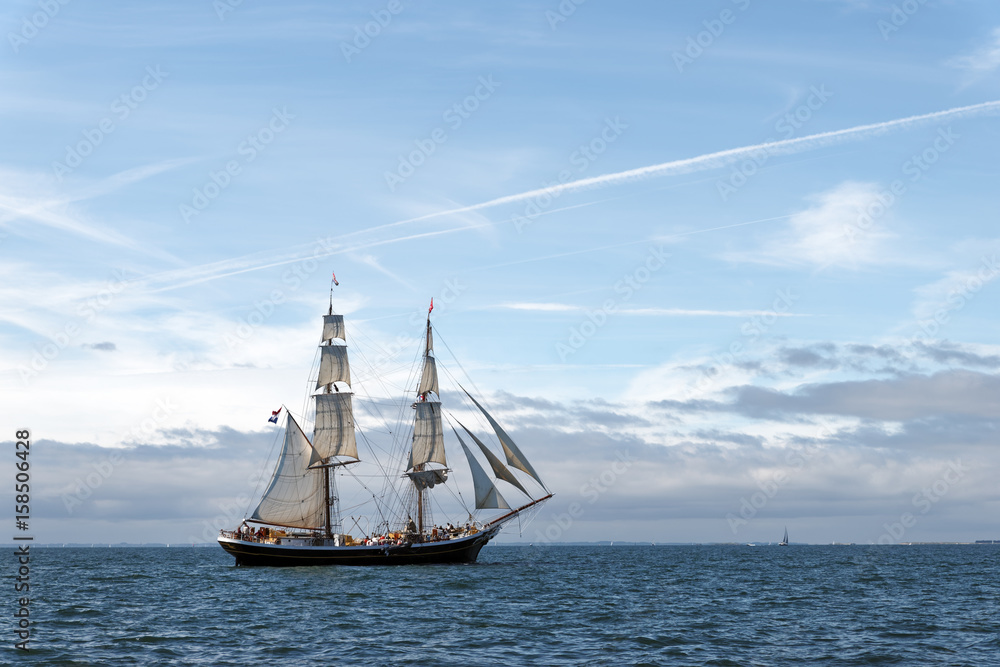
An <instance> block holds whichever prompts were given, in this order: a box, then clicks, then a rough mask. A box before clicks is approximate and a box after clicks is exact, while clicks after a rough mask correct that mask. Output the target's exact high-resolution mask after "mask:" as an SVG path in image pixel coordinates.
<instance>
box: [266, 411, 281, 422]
mask: <svg viewBox="0 0 1000 667" xmlns="http://www.w3.org/2000/svg"><path fill="white" fill-rule="evenodd" d="M279 412H281V408H278V409H277V410H275V411H274V412H272V413H271V418H270V419H268V420H267V421H269V422H271V423H272V424H277V423H278V413H279Z"/></svg>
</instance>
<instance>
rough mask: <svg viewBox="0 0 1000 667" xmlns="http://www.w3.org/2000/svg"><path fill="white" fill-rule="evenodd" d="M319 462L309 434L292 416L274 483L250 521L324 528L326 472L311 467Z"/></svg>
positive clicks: (287, 426) (275, 471)
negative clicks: (324, 483) (324, 481)
mask: <svg viewBox="0 0 1000 667" xmlns="http://www.w3.org/2000/svg"><path fill="white" fill-rule="evenodd" d="M319 460H320V457H319V455H318V454H317V452H316V450H315V449H313V447H312V445H311V444H310V443H309V439H308V438H307V437H306V434H305V433H303V432H302V429H301V428H300V427H299V425H298V423H297V422H296V421H295V419H294V418H293V417H292V416H291V415H290V414H289V415H288V418H287V419H286V420H285V441H284V444H283V445H282V447H281V453H280V454H279V455H278V463H277V465H276V466H275V468H274V474H273V475H272V476H271V483H270V484H269V485H268V487H267V490H266V491H264V495H263V496H262V497H261V499H260V503H259V504H258V505H257V509H255V510H254V511H253V514H252V515H251V517H250V518H251V519H255V520H257V521H264V522H267V523H275V524H278V525H281V526H292V527H295V528H319V527H321V526H322V525H323V519H324V514H325V510H326V506H325V501H324V498H323V471H322V470H311V469H310V468H309V466H311V465H313V464H315V463H318V462H319Z"/></svg>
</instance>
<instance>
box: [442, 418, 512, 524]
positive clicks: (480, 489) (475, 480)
mask: <svg viewBox="0 0 1000 667" xmlns="http://www.w3.org/2000/svg"><path fill="white" fill-rule="evenodd" d="M452 430H454V429H452ZM455 437H456V438H458V443H459V444H460V445H462V450H463V451H464V452H465V458H466V459H468V460H469V469H470V470H471V471H472V484H473V486H474V487H475V489H476V509H477V510H490V509H493V510H509V509H510V505H508V504H507V501H506V500H504V498H503V496H501V495H500V492H499V491H498V490H497V487H496V485H495V484H494V483H493V480H491V479H490V476H489V475H487V474H486V471H485V470H483V467H482V466H481V465H479V461H477V460H476V459H475V457H474V456H473V455H472V452H471V451H469V448H468V447H466V445H465V442H463V441H462V436H460V435H459V434H458V431H455Z"/></svg>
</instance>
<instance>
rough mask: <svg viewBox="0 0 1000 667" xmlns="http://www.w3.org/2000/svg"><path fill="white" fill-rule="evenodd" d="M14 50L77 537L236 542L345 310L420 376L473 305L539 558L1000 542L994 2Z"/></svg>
mask: <svg viewBox="0 0 1000 667" xmlns="http://www.w3.org/2000/svg"><path fill="white" fill-rule="evenodd" d="M904 5H905V7H904ZM0 22H2V25H3V33H4V35H5V39H4V42H5V43H4V46H3V49H2V50H3V57H2V60H0V63H2V64H0V85H2V88H3V92H4V94H3V95H2V97H0V115H2V117H3V123H0V146H2V152H0V233H2V240H0V255H2V257H3V260H4V261H3V262H2V264H0V266H2V271H3V272H4V279H3V281H2V282H0V285H2V287H0V290H2V294H3V298H2V300H0V346H2V350H3V357H2V367H3V371H4V373H3V380H2V384H0V392H2V399H3V402H4V405H5V406H6V409H5V414H6V415H8V418H7V419H6V420H5V423H7V424H8V426H7V428H8V431H10V432H13V430H14V429H15V428H18V427H21V426H28V427H29V428H31V429H33V431H34V433H35V437H36V438H37V439H39V440H40V441H44V442H46V443H48V445H39V447H40V449H42V450H45V451H47V452H48V454H46V453H44V452H42V453H40V458H41V459H42V460H43V461H48V463H46V466H48V467H47V468H40V469H39V470H38V472H37V473H36V475H37V484H38V487H37V496H36V498H37V501H36V502H38V508H39V509H38V511H39V512H40V513H41V514H40V515H39V516H40V517H41V520H40V521H41V522H40V523H39V526H40V527H39V530H40V531H44V535H42V537H43V538H48V539H51V541H57V540H67V541H83V540H84V537H83V536H84V535H100V536H101V539H102V540H108V541H121V540H128V541H139V540H140V539H141V540H145V541H149V540H151V539H154V538H155V537H166V538H167V539H169V540H170V541H184V540H186V539H187V538H188V537H189V536H191V535H192V534H199V533H200V532H201V528H200V526H202V525H203V524H204V522H205V521H206V520H211V519H212V518H213V517H217V516H219V513H220V511H221V512H222V514H223V515H225V514H227V510H220V509H219V508H220V507H222V506H229V505H232V504H233V503H234V498H237V497H240V496H241V495H242V494H244V493H245V492H246V489H245V488H244V487H246V486H247V481H246V479H247V477H248V476H249V475H250V474H252V471H253V470H255V469H258V468H259V467H260V466H261V461H262V460H263V459H264V457H265V455H266V453H267V449H268V447H269V443H270V438H271V435H272V433H271V431H269V430H268V429H266V428H264V427H265V426H266V422H265V420H266V416H267V415H268V414H269V411H270V410H272V409H274V407H275V406H277V405H280V404H281V403H283V402H284V403H288V404H289V405H291V406H298V405H300V403H301V401H302V398H303V396H304V393H305V382H306V375H307V374H308V368H309V364H310V362H311V359H312V357H313V354H314V350H313V345H314V344H315V340H316V334H317V333H318V331H319V329H318V321H319V320H318V317H319V315H320V314H322V312H324V310H325V307H326V299H327V290H328V278H329V275H330V271H331V270H335V271H336V272H337V276H338V278H339V279H340V282H341V287H340V288H339V289H338V291H337V296H336V300H337V301H336V303H337V308H338V310H339V311H340V312H344V313H346V314H347V316H348V318H349V322H351V323H352V326H356V327H357V330H358V331H359V332H362V334H363V335H361V336H359V337H360V338H361V339H362V340H359V341H358V342H359V344H360V343H362V342H367V343H370V344H371V345H372V347H373V348H374V350H375V352H373V353H371V354H372V355H373V358H378V359H382V360H383V361H384V362H385V364H386V366H385V368H383V369H382V370H383V371H385V372H386V373H388V374H389V375H393V374H399V373H404V371H402V370H401V368H402V367H403V366H405V364H406V363H408V361H409V360H410V359H412V357H413V355H415V354H416V350H417V349H418V347H419V338H420V324H421V321H422V316H423V315H422V313H423V312H424V310H425V309H426V305H427V302H428V301H429V299H430V298H431V297H434V298H435V304H436V307H435V311H434V312H435V324H436V325H437V326H438V327H439V333H440V335H441V336H442V340H444V341H446V342H447V343H448V345H449V346H450V347H451V349H452V350H453V351H454V353H455V355H456V356H457V357H458V359H459V360H460V361H461V363H462V365H463V366H464V368H465V369H466V370H467V371H469V373H470V375H471V376H472V377H473V378H474V379H475V382H476V384H477V386H478V388H479V389H480V391H482V392H483V393H484V395H485V396H486V397H487V403H488V404H489V405H490V406H492V407H493V408H494V409H495V410H496V411H497V412H498V414H500V415H501V416H502V421H504V423H506V424H507V425H508V426H510V428H511V430H512V432H513V433H514V434H515V436H516V437H517V438H518V439H519V441H521V442H522V444H523V445H524V448H525V450H526V451H528V452H529V455H531V454H534V457H533V458H534V459H536V460H537V463H536V467H538V468H540V470H541V471H543V474H546V476H547V477H548V478H549V479H550V480H551V482H550V486H552V487H553V488H554V489H555V490H556V492H557V497H556V498H555V499H554V500H553V501H552V502H551V503H550V504H549V506H547V507H546V509H545V510H544V511H543V512H542V513H540V514H539V516H538V518H537V520H536V524H535V525H534V526H533V527H532V528H531V529H530V530H529V531H528V532H527V533H526V534H525V535H526V537H525V539H536V538H537V535H535V534H534V533H533V532H532V531H534V530H536V529H538V530H541V531H544V530H545V529H546V528H547V527H550V526H553V525H558V518H559V515H560V513H563V512H566V511H568V509H569V507H570V506H571V504H572V503H574V502H582V503H583V505H584V508H585V511H584V512H583V514H582V515H581V516H578V517H576V516H574V517H573V521H572V525H571V526H570V527H569V528H566V529H559V530H558V531H553V534H554V533H555V532H558V533H559V535H558V538H559V539H560V540H574V539H619V540H627V539H631V538H633V537H635V538H636V539H645V537H647V536H648V537H650V538H651V539H656V540H659V541H728V540H738V541H745V540H753V539H761V540H767V539H773V538H775V537H780V528H781V526H783V525H785V524H788V525H789V526H791V527H794V530H793V538H795V537H798V538H799V539H801V540H803V541H817V542H822V541H832V540H841V541H855V542H864V543H867V542H874V541H878V540H879V538H880V537H882V536H883V535H884V534H886V532H887V531H889V527H891V526H893V524H894V523H895V522H897V521H899V519H900V516H901V515H903V514H906V513H910V514H912V515H913V516H914V517H915V519H916V520H915V523H914V525H912V526H907V527H906V531H905V535H904V536H903V537H901V538H895V537H893V540H895V541H899V540H900V539H902V540H937V539H942V540H945V539H947V540H953V539H954V540H964V539H977V538H987V537H989V538H998V537H1000V535H998V534H997V531H998V529H997V526H996V522H995V519H994V518H993V517H995V516H996V515H997V510H998V509H1000V508H998V506H997V503H998V496H997V492H996V489H995V484H994V483H993V479H994V478H995V472H996V468H997V464H998V462H1000V461H998V457H997V453H996V447H995V432H996V428H997V425H998V423H997V412H996V405H997V404H998V403H997V401H996V399H997V394H998V391H1000V389H998V388H1000V377H998V375H997V373H998V369H1000V347H998V345H997V343H996V341H997V334H998V331H1000V323H998V320H997V316H996V310H997V309H996V303H997V302H996V292H995V291H996V286H995V285H994V284H993V282H994V280H995V278H996V277H997V276H998V275H1000V265H998V264H997V259H996V258H997V254H998V251H1000V236H998V234H997V231H996V224H995V214H996V205H997V203H998V202H997V195H996V187H995V173H996V168H995V159H996V158H995V156H996V154H997V148H998V140H1000V134H998V128H1000V126H998V125H997V114H998V112H1000V102H998V100H1000V78H998V75H997V72H998V68H1000V11H998V9H997V8H996V7H995V6H994V5H993V4H991V3H988V2H985V1H982V2H973V1H968V2H958V1H955V2H934V1H931V0H928V1H927V2H911V3H897V4H896V5H894V4H893V3H889V2H877V1H872V2H866V1H864V0H844V1H839V0H811V1H806V0H802V1H800V2H786V3H779V4H775V3H764V2H761V1H759V0H750V1H747V0H738V1H735V2H734V1H730V0H719V1H716V2H709V3H680V2H632V3H614V4H609V3H600V2H597V1H596V0H589V1H588V2H583V3H581V4H579V5H576V4H574V3H572V2H570V0H566V1H565V2H563V3H562V4H560V3H558V2H555V1H552V2H537V3H534V2H532V3H509V4H505V5H501V6H490V7H485V6H479V5H476V6H469V5H466V4H464V3H443V4H442V3H426V2H405V1H401V2H400V3H399V4H396V3H389V2H363V3H338V4H337V5H336V6H328V5H327V4H323V3H316V4H309V3H280V4H279V3H260V2H252V1H250V0H244V2H242V3H238V4H235V6H234V5H233V4H230V3H228V2H225V1H224V0H223V1H222V2H216V3H214V4H213V3H212V2H209V1H208V0H204V1H199V2H174V3H146V4H143V6H141V7H137V6H135V5H130V4H126V3H114V2H108V3H101V4H100V5H99V6H94V5H92V4H87V3H76V2H70V3H68V4H65V5H62V4H58V3H56V2H52V3H51V5H49V4H46V3H40V4H39V3H31V2H12V3H7V4H6V5H5V8H4V10H3V13H2V15H0ZM383 24H384V25H383ZM39 26H40V27H39ZM366 29H367V30H368V32H369V33H370V35H367V36H366V35H365V34H364V32H365V30H366ZM371 35H373V36H371ZM906 119H911V120H906ZM738 149H746V150H738ZM647 167H657V168H655V169H650V170H647V171H645V172H643V171H641V170H642V169H643V168H647ZM636 170H640V171H638V172H637V171H636ZM581 179H594V180H593V181H591V182H588V183H585V184H583V185H580V184H576V185H573V183H574V182H576V181H579V180H581ZM561 184H570V186H569V187H565V188H564V187H562V185H561ZM550 187H551V188H552V189H551V190H549V191H547V192H535V191H537V190H539V189H544V188H550ZM352 330H353V329H352ZM400 360H401V361H400ZM404 376H405V373H404ZM390 384H391V383H390ZM404 389H405V387H404ZM46 448H47V449H46ZM115 452H122V456H124V457H125V459H124V462H123V463H121V464H120V465H119V464H115V466H114V468H115V470H114V472H113V473H111V474H109V475H108V476H106V477H104V476H102V477H101V480H102V481H101V483H100V485H98V486H97V487H95V488H93V489H90V490H91V491H92V493H91V494H90V495H88V496H87V498H86V499H85V502H82V503H81V505H80V506H78V507H73V508H72V511H70V509H68V508H67V503H66V498H67V494H69V493H70V492H71V491H72V490H73V489H79V480H81V479H83V480H85V478H86V474H89V473H90V472H92V471H94V470H96V469H97V468H95V466H97V467H100V466H101V465H103V464H102V463H101V462H102V461H105V460H109V459H108V457H110V456H112V455H113V454H114V453H115ZM622 452H627V453H628V456H629V457H631V458H630V460H631V461H637V462H639V464H637V465H630V466H627V471H626V472H623V473H622V474H620V475H619V474H617V473H615V474H614V475H606V479H609V478H610V477H611V476H614V477H615V480H614V483H613V484H611V485H608V487H607V488H606V489H604V487H603V486H602V487H601V488H602V490H601V491H600V493H599V494H598V495H597V496H596V497H595V496H594V495H592V494H593V491H594V488H595V487H593V486H588V484H590V483H591V482H590V481H591V480H594V479H598V480H599V479H600V475H601V474H602V473H606V471H607V470H609V469H612V468H611V466H613V465H614V462H615V461H616V460H618V461H620V460H621V459H620V456H621V454H622ZM794 453H797V454H798V455H799V457H798V458H795V459H794V461H801V464H798V465H797V464H795V463H790V462H789V458H788V456H789V455H790V454H794ZM46 456H48V457H49V458H48V459H46V458H45V457H46ZM616 457H619V458H617V459H616ZM233 458H236V459H238V462H237V463H233ZM956 461H958V462H960V463H959V464H958V468H957V469H958V470H960V471H961V474H959V473H956V472H955V469H956V468H955V462H956ZM949 466H952V467H949ZM966 468H967V470H966ZM619 469H621V465H619ZM949 470H951V472H949ZM46 471H48V472H46ZM776 478H780V479H782V480H783V481H781V482H780V483H777V482H774V480H775V479H776ZM943 479H945V480H946V482H941V480H943ZM775 484H777V487H775ZM935 484H938V486H937V488H938V490H942V489H943V492H942V493H939V494H936V493H932V495H933V497H934V501H933V503H930V504H929V505H928V504H927V503H928V502H929V501H927V497H926V496H923V500H920V496H919V494H921V493H923V490H925V489H929V488H931V489H932V488H933V487H934V485H935ZM774 488H778V491H776V492H775V493H773V494H771V495H768V496H767V500H766V502H764V503H763V504H762V505H761V507H759V508H755V511H754V512H753V516H750V517H747V516H742V515H739V512H740V508H741V505H742V501H743V500H744V499H752V497H753V494H755V493H758V492H761V493H763V492H764V491H763V490H764V489H771V490H773V489H774ZM591 500H593V502H591ZM758 500H759V497H758ZM758 504H759V503H758ZM925 508H926V511H924V510H925ZM745 514H749V512H748V511H746V512H745ZM734 517H738V518H739V519H741V520H743V521H745V523H740V521H736V520H734ZM887 526H888V527H887ZM889 532H891V531H889ZM639 535H642V537H638V536H639ZM136 536H138V539H137V538H136ZM515 537H516V536H515ZM161 541H162V540H161Z"/></svg>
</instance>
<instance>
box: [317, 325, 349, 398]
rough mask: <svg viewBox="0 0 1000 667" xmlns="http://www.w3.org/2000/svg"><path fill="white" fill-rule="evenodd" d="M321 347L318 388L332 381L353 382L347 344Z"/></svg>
mask: <svg viewBox="0 0 1000 667" xmlns="http://www.w3.org/2000/svg"><path fill="white" fill-rule="evenodd" d="M327 317H329V315H328V316H327ZM319 349H320V352H321V357H320V362H319V377H318V378H317V380H316V388H317V389H319V388H320V387H322V386H324V385H328V384H330V383H331V382H346V383H347V384H351V366H350V364H349V363H348V361H347V346H346V345H323V346H322V347H320V348H319Z"/></svg>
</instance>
